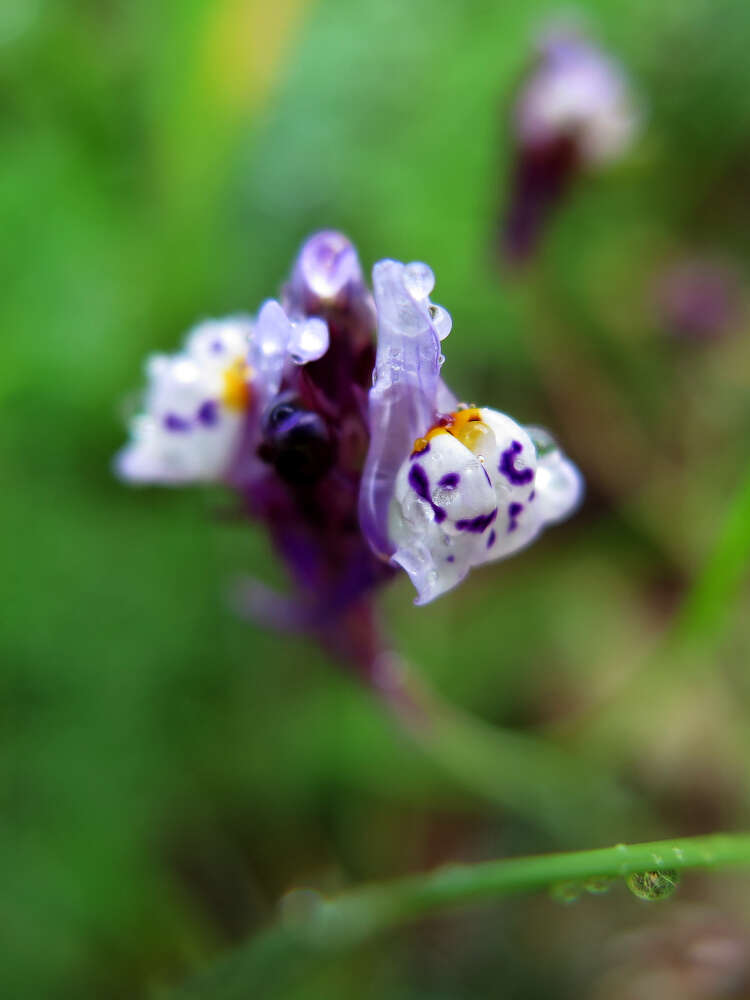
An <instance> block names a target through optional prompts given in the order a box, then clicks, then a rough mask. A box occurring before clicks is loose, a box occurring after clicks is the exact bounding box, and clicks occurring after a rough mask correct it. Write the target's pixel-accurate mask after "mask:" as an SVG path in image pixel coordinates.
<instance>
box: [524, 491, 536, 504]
mask: <svg viewBox="0 0 750 1000" xmlns="http://www.w3.org/2000/svg"><path fill="white" fill-rule="evenodd" d="M535 496H536V490H532V491H531V493H529V496H528V498H527V501H526V502H527V503H531V501H532V500H533V499H534V497H535Z"/></svg>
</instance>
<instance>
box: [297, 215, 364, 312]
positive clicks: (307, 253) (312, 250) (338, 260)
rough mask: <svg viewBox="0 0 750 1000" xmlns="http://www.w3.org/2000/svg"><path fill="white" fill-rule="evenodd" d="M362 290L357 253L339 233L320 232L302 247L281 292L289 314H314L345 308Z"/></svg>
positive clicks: (362, 280)
mask: <svg viewBox="0 0 750 1000" xmlns="http://www.w3.org/2000/svg"><path fill="white" fill-rule="evenodd" d="M363 287H364V279H363V276H362V269H361V268H360V266H359V259H358V257H357V251H356V250H355V249H354V246H353V244H352V243H351V242H350V241H349V240H348V239H347V238H346V236H344V235H343V234H342V233H337V232H335V231H334V230H330V229H327V230H323V231H322V232H320V233H315V234H314V235H313V236H311V237H310V238H309V239H308V240H307V241H306V242H305V243H304V244H303V246H302V249H301V250H300V252H299V255H298V257H297V262H296V264H295V265H294V270H293V272H292V277H291V280H290V282H289V284H288V285H287V287H286V289H285V291H284V301H285V304H286V306H287V308H288V309H289V310H290V312H292V313H294V312H298V311H299V312H301V313H303V314H305V315H317V314H318V311H319V309H320V308H321V307H322V308H325V307H330V306H344V305H346V304H347V297H348V296H350V295H352V294H354V295H356V294H357V292H358V291H359V290H361V289H362V288H363Z"/></svg>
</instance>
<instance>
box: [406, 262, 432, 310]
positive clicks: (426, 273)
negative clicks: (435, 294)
mask: <svg viewBox="0 0 750 1000" xmlns="http://www.w3.org/2000/svg"><path fill="white" fill-rule="evenodd" d="M404 285H405V286H406V290H407V292H409V294H410V295H412V296H413V297H414V298H415V299H417V301H421V300H422V299H426V298H427V296H428V295H429V294H430V292H431V291H432V289H433V288H434V287H435V275H434V274H433V273H432V268H430V267H428V266H427V264H422V263H421V262H420V261H414V262H413V263H411V264H407V265H406V267H405V268H404Z"/></svg>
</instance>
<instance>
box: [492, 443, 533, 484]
mask: <svg viewBox="0 0 750 1000" xmlns="http://www.w3.org/2000/svg"><path fill="white" fill-rule="evenodd" d="M522 451H523V445H522V444H521V442H520V441H511V444H510V448H506V449H505V451H504V452H503V453H502V454H501V455H500V465H499V466H498V471H499V472H502V474H503V475H504V476H505V478H506V479H507V480H508V481H509V482H511V483H513V485H514V486H525V485H526V484H527V483H530V482H531V481H532V479H533V478H534V470H533V469H517V468H516V465H515V462H516V458H517V456H518V455H520V454H521V452H522Z"/></svg>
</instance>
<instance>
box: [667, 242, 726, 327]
mask: <svg viewBox="0 0 750 1000" xmlns="http://www.w3.org/2000/svg"><path fill="white" fill-rule="evenodd" d="M740 298H741V296H740V283H739V278H738V276H737V273H736V272H735V271H734V269H733V268H732V267H731V266H729V265H727V264H724V263H721V262H719V261H712V260H707V259H701V258H693V259H688V260H684V261H682V262H681V263H679V264H676V265H674V266H673V267H671V268H669V269H668V270H667V271H666V272H665V273H663V274H662V275H661V276H660V278H659V279H658V283H657V287H656V305H657V309H658V314H659V322H660V324H661V326H662V327H663V329H664V331H665V332H666V333H668V334H670V335H671V336H673V337H675V338H677V339H683V340H693V341H710V340H715V339H717V338H719V337H721V336H723V335H724V334H726V333H729V332H730V331H731V329H732V327H733V326H735V325H736V324H737V322H738V320H739V317H740V308H741V307H740Z"/></svg>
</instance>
